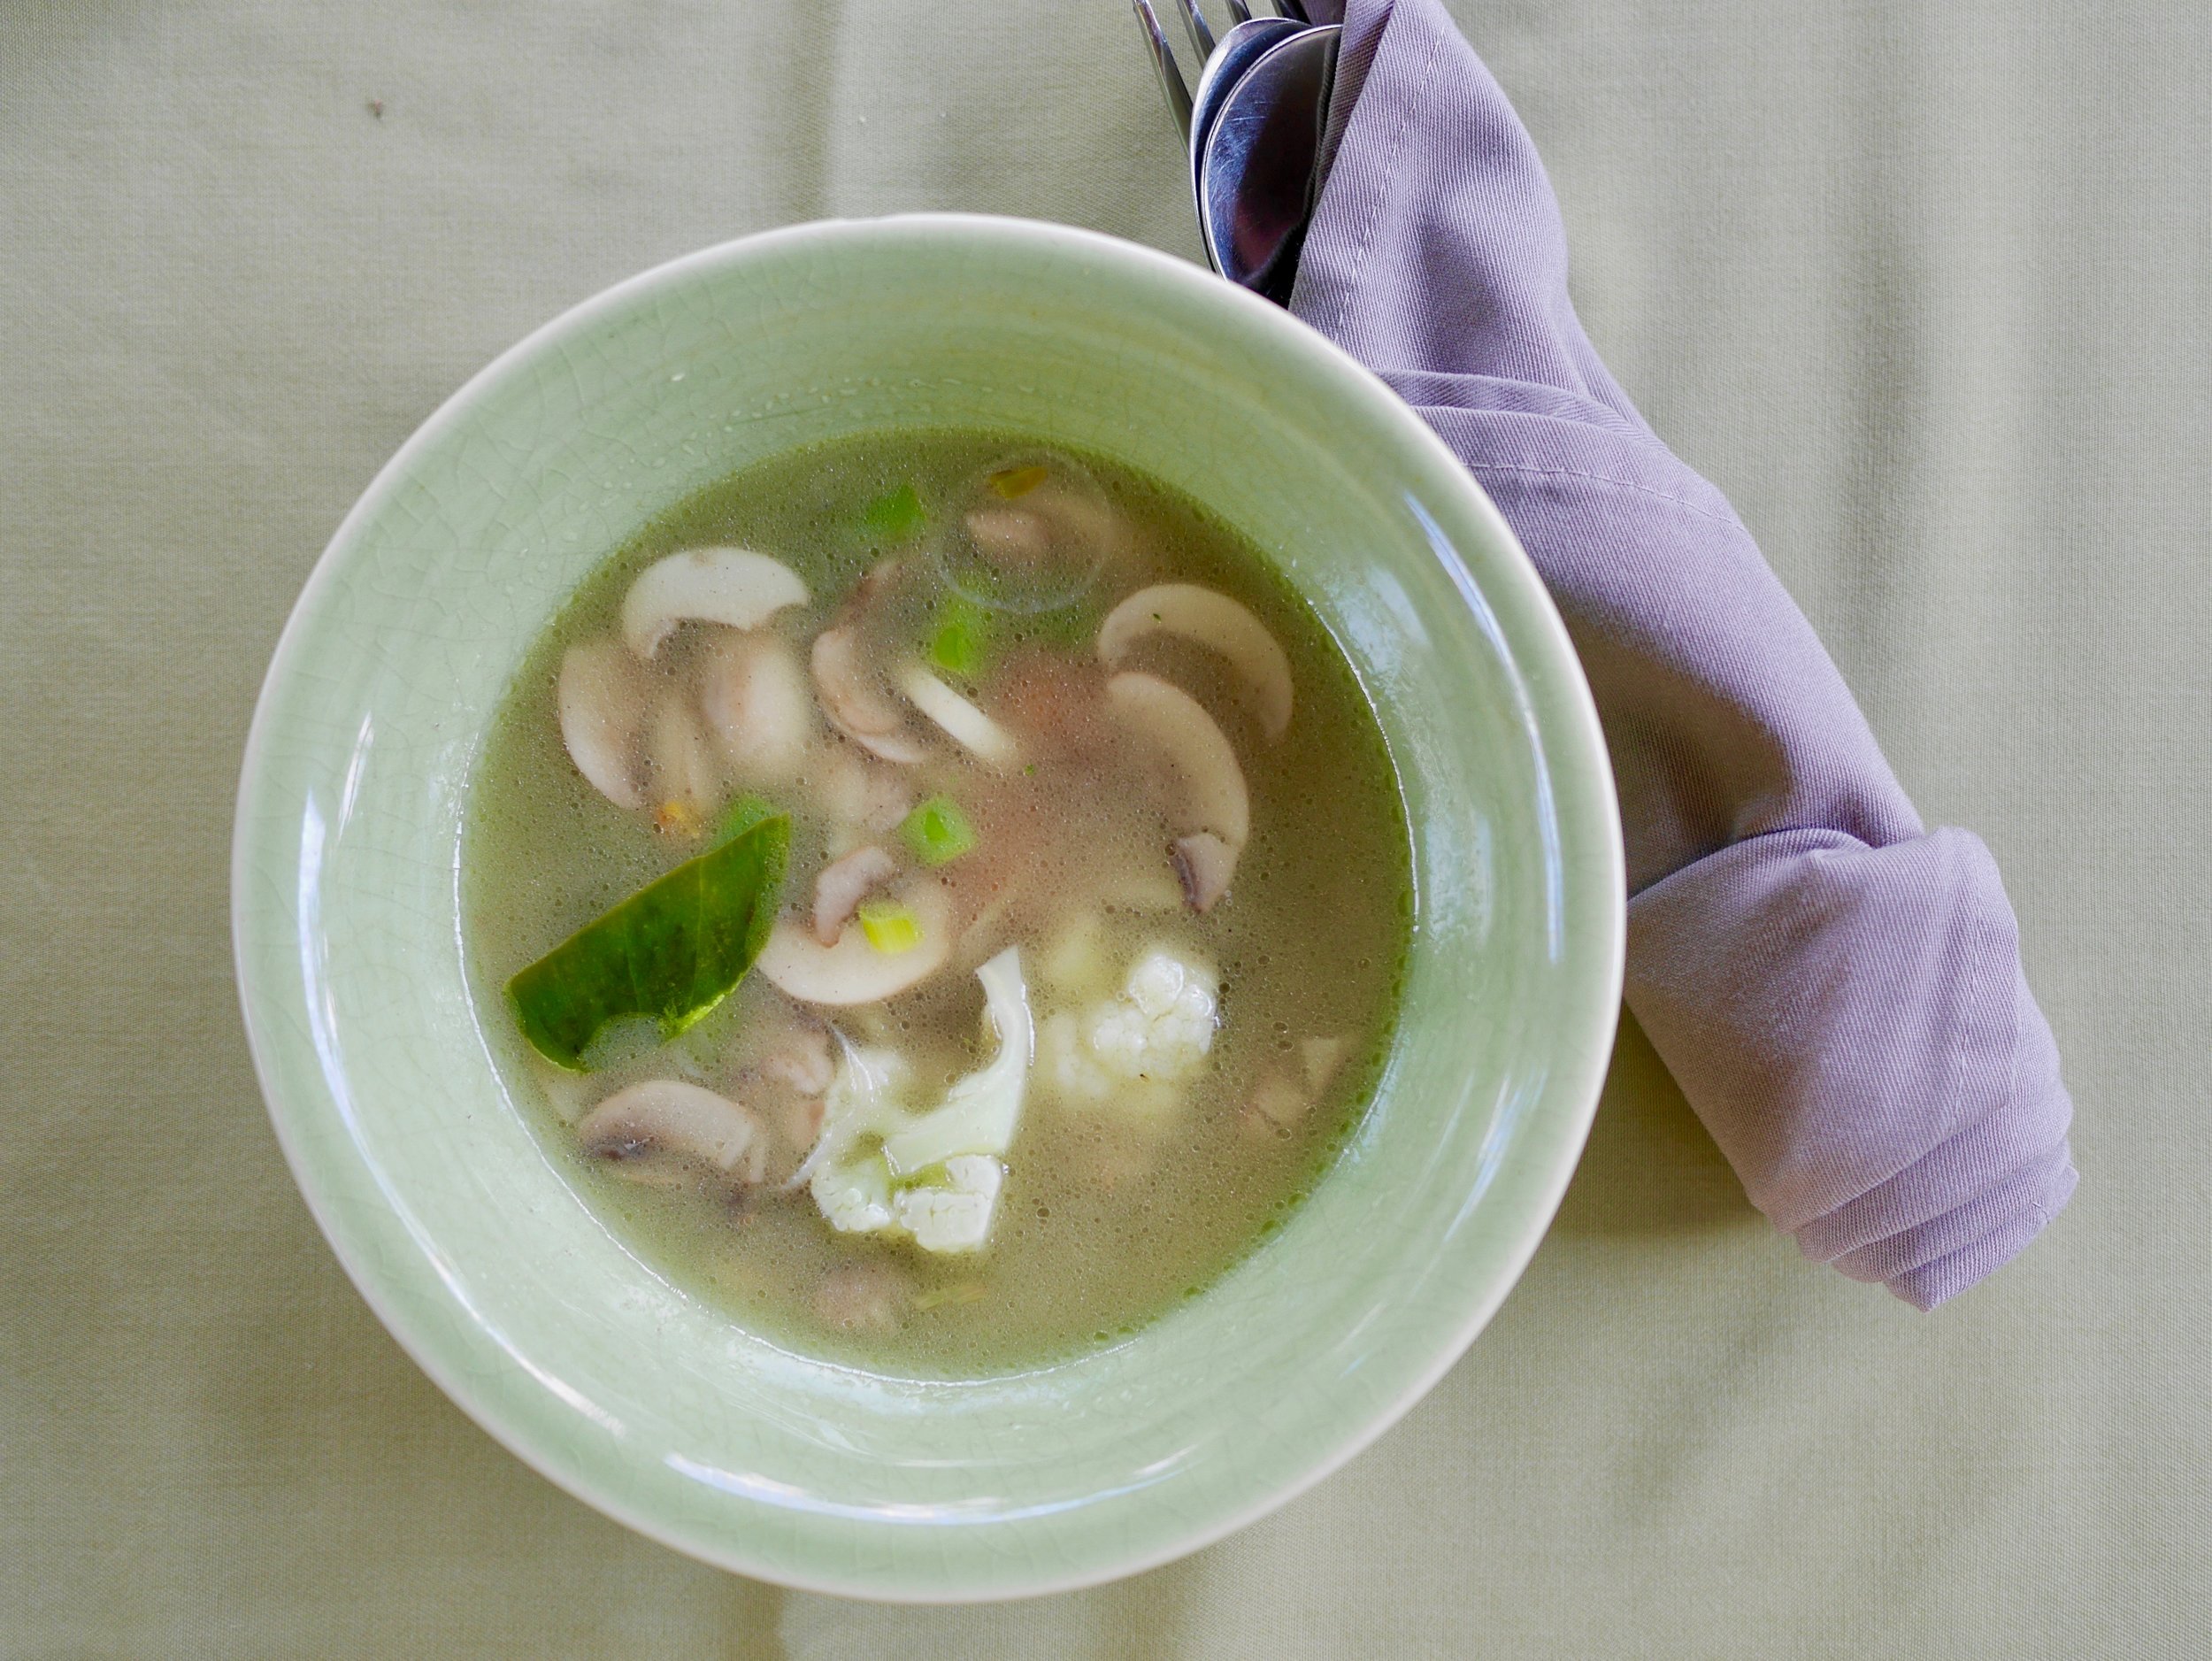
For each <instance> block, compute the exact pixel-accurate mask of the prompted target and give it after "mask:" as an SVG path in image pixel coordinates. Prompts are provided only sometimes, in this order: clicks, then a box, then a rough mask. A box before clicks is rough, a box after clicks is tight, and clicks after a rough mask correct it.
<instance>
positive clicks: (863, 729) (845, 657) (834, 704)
mask: <svg viewBox="0 0 2212 1661" xmlns="http://www.w3.org/2000/svg"><path fill="white" fill-rule="evenodd" d="M813 665H814V691H815V696H817V697H818V698H819V699H820V700H821V704H822V713H823V714H825V715H826V716H828V717H829V720H830V725H831V726H833V727H835V728H837V730H838V731H839V732H841V733H842V734H845V736H846V737H848V738H849V739H851V740H852V741H853V742H855V743H856V744H858V745H859V746H860V747H861V748H862V749H863V750H867V751H868V752H869V753H870V754H871V755H875V756H880V757H883V759H884V760H886V761H892V762H896V763H898V764H899V765H901V766H911V765H914V764H915V763H916V762H918V761H922V760H925V759H926V758H927V757H928V755H929V747H928V746H927V745H926V744H925V743H923V742H921V741H920V740H919V739H918V738H916V737H915V736H914V735H913V734H911V733H910V732H909V731H908V730H907V727H906V712H905V711H903V710H902V709H900V708H899V706H898V705H897V704H894V703H893V702H892V701H891V700H890V699H889V698H887V697H886V696H884V694H883V692H882V690H881V689H880V688H878V687H877V685H876V683H875V679H874V677H873V676H872V675H871V674H870V673H868V671H867V669H866V667H865V666H864V665H863V664H862V663H861V661H860V641H859V637H858V635H857V634H855V633H854V631H853V628H852V626H851V625H849V624H841V625H839V626H838V627H835V628H826V629H824V630H823V631H822V632H821V633H820V634H817V635H816V636H815V637H814V653H813Z"/></svg>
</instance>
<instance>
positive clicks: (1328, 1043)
mask: <svg viewBox="0 0 2212 1661" xmlns="http://www.w3.org/2000/svg"><path fill="white" fill-rule="evenodd" d="M1350 1049H1351V1044H1350V1042H1348V1040H1346V1039H1345V1038H1344V1037H1343V1036H1342V1035H1340V1034H1339V1035H1335V1036H1332V1037H1328V1038H1309V1039H1307V1040H1306V1041H1305V1042H1303V1043H1302V1044H1300V1045H1299V1046H1298V1054H1299V1057H1300V1058H1301V1059H1302V1061H1304V1063H1305V1065H1306V1088H1308V1089H1310V1090H1311V1091H1312V1092H1313V1093H1314V1094H1315V1095H1316V1096H1318V1095H1320V1094H1321V1092H1322V1091H1324V1090H1325V1089H1327V1088H1329V1086H1330V1085H1331V1084H1332V1083H1333V1081H1334V1080H1335V1079H1336V1073H1337V1069H1338V1068H1339V1067H1341V1066H1342V1065H1344V1057H1345V1053H1346V1052H1347V1051H1348V1050H1350Z"/></svg>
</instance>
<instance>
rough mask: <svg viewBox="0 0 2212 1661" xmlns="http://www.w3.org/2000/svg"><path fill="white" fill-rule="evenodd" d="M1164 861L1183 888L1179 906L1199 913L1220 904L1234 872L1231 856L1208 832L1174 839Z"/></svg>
mask: <svg viewBox="0 0 2212 1661" xmlns="http://www.w3.org/2000/svg"><path fill="white" fill-rule="evenodd" d="M1168 857H1169V859H1170V860H1171V861H1172V862H1173V864H1174V866H1175V880H1177V881H1178V882H1179V883H1181V884H1182V885H1183V903H1184V904H1187V905H1188V906H1189V907H1190V909H1191V910H1192V911H1198V912H1206V911H1212V910H1213V909H1214V907H1215V906H1216V905H1217V904H1219V903H1220V901H1221V897H1222V896H1224V895H1225V894H1227V893H1228V892H1229V880H1230V879H1231V878H1232V877H1233V876H1235V875H1236V872H1237V857H1236V855H1235V853H1234V852H1233V851H1232V850H1230V847H1229V844H1228V843H1226V842H1223V841H1222V840H1221V838H1220V837H1218V836H1217V835H1215V834H1213V833H1212V832H1211V831H1197V832H1194V833H1193V834H1190V835H1188V836H1178V837H1177V838H1176V839H1175V841H1174V842H1173V843H1172V844H1171V846H1170V847H1169V849H1168Z"/></svg>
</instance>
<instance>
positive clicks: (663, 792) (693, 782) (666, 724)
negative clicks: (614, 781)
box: [645, 688, 722, 829]
mask: <svg viewBox="0 0 2212 1661" xmlns="http://www.w3.org/2000/svg"><path fill="white" fill-rule="evenodd" d="M645 748H646V753H647V757H648V765H649V770H650V782H651V788H652V799H653V801H654V803H655V804H656V805H657V806H659V807H663V808H676V809H680V810H686V811H689V812H691V813H694V814H702V815H703V814H704V813H705V812H706V811H707V809H708V808H710V806H712V805H713V804H714V802H715V800H716V799H717V798H718V796H720V795H721V794H722V770H721V768H720V767H719V766H718V765H717V764H716V762H715V758H714V750H713V746H712V745H711V744H710V742H708V739H707V734H706V729H705V727H703V726H702V725H701V723H700V720H699V718H698V716H696V715H695V714H694V713H693V712H692V708H691V702H690V700H689V699H687V698H686V697H684V696H682V694H681V693H680V692H679V691H677V690H676V689H675V688H670V690H669V691H668V692H667V693H666V694H665V695H664V696H663V697H662V698H661V701H660V704H659V705H658V707H657V708H656V709H655V710H654V711H653V719H652V724H651V725H650V727H648V729H647V731H646V738H645ZM704 827H705V821H704V819H701V821H700V825H699V827H698V828H701V829H703V828H704Z"/></svg>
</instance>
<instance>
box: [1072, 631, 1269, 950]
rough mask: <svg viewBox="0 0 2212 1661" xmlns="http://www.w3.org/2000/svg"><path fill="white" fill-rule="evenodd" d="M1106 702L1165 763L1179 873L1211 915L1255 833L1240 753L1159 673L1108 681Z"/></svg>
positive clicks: (1191, 896) (1125, 674) (1130, 673)
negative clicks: (1212, 906)
mask: <svg viewBox="0 0 2212 1661" xmlns="http://www.w3.org/2000/svg"><path fill="white" fill-rule="evenodd" d="M1106 701H1107V704H1108V706H1109V707H1110V709H1111V710H1112V711H1113V712H1114V714H1115V716H1116V717H1117V718H1118V719H1119V720H1120V721H1121V722H1122V724H1123V725H1124V726H1125V727H1127V728H1128V729H1129V730H1130V731H1131V732H1133V733H1135V734H1138V735H1139V736H1140V737H1141V738H1143V739H1144V740H1146V741H1147V742H1148V743H1149V744H1150V745H1151V747H1152V749H1153V750H1154V752H1155V753H1156V755H1157V756H1158V757H1159V758H1160V760H1161V762H1162V763H1163V764H1164V771H1165V774H1166V783H1167V786H1168V789H1167V796H1168V800H1167V803H1166V811H1167V816H1168V821H1169V823H1170V824H1171V825H1172V826H1173V827H1174V828H1175V831H1176V833H1177V840H1176V845H1175V865H1176V875H1177V876H1178V877H1179V879H1180V880H1181V881H1182V884H1183V889H1184V894H1185V896H1186V897H1187V899H1188V900H1189V902H1190V904H1191V905H1192V906H1193V907H1194V909H1196V910H1199V911H1204V910H1205V909H1207V907H1208V906H1210V905H1211V904H1213V903H1214V902H1215V901H1216V900H1218V899H1219V898H1220V897H1221V896H1222V895H1224V894H1225V893H1227V892H1228V888H1229V881H1230V879H1231V878H1232V877H1233V876H1234V874H1235V873H1236V864H1237V859H1238V857H1239V856H1240V855H1241V854H1242V853H1243V852H1244V844H1245V842H1247V841H1248V839H1249V838H1250V836H1251V834H1252V801H1251V797H1250V796H1249V795H1248V793H1247V792H1246V790H1245V788H1244V770H1243V769H1242V768H1241V767H1240V766H1238V765H1237V754H1236V751H1235V750H1232V749H1231V748H1230V747H1229V741H1228V740H1227V739H1226V738H1225V737H1223V736H1222V733H1221V728H1220V727H1218V726H1217V725H1216V724H1215V722H1214V718H1213V717H1212V716H1210V715H1209V714H1207V713H1206V711H1205V709H1204V708H1203V706H1202V705H1201V704H1199V702H1198V700H1197V699H1195V698H1194V697H1192V696H1191V695H1190V694H1189V693H1187V692H1186V691H1184V690H1183V689H1182V688H1179V687H1174V686H1171V685H1169V684H1168V683H1167V682H1166V681H1163V680H1161V679H1159V678H1158V677H1157V676H1156V675H1148V674H1143V673H1139V672H1137V671H1135V670H1129V669H1125V670H1124V671H1122V673H1119V674H1118V675H1116V676H1114V677H1113V678H1112V679H1111V680H1110V681H1107V683H1106Z"/></svg>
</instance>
